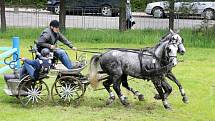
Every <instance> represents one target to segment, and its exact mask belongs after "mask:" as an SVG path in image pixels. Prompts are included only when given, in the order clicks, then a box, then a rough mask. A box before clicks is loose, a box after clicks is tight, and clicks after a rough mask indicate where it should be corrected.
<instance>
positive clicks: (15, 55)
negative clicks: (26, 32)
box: [12, 37, 20, 69]
mask: <svg viewBox="0 0 215 121" xmlns="http://www.w3.org/2000/svg"><path fill="white" fill-rule="evenodd" d="M12 40H13V48H16V49H17V51H16V52H15V53H14V54H13V60H17V58H20V47H19V37H13V38H12ZM17 55H18V57H17ZM15 68H16V69H18V68H20V60H17V63H16V65H15Z"/></svg>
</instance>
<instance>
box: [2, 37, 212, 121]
mask: <svg viewBox="0 0 215 121" xmlns="http://www.w3.org/2000/svg"><path fill="white" fill-rule="evenodd" d="M6 40H8V38H5V39H0V45H1V46H2V45H5V46H9V45H10V41H6ZM29 41H31V39H26V40H23V41H22V42H21V52H22V55H21V56H22V57H29V58H30V54H29V53H28V52H27V50H28V48H27V46H29V45H30V43H31V42H29ZM185 41H186V40H185ZM152 43H153V42H152ZM152 43H148V44H147V45H149V46H150V45H152ZM75 46H77V47H78V48H85V47H91V48H97V47H100V48H102V47H125V48H142V47H144V46H146V44H139V43H138V44H135V43H134V44H126V43H125V44H119V43H111V44H110V43H109V44H108V43H96V42H95V43H84V42H76V43H75ZM186 49H187V52H186V54H185V55H184V56H180V57H179V59H183V60H184V62H182V63H179V64H178V65H177V66H176V68H174V70H173V71H174V73H175V75H176V77H177V78H178V79H179V80H180V82H181V83H182V85H183V87H184V89H185V92H186V93H187V95H188V97H189V101H190V102H189V104H184V103H183V102H182V100H181V99H182V97H181V96H180V93H179V90H178V88H177V86H176V85H175V84H174V83H172V82H170V81H169V82H170V84H171V85H172V86H173V92H172V94H171V95H170V96H169V103H170V104H171V106H172V108H173V110H172V111H167V110H165V109H164V108H163V105H162V102H161V101H156V100H155V99H154V98H153V96H154V94H155V92H156V91H155V89H154V87H153V85H152V83H151V82H147V81H143V80H137V79H135V80H131V81H129V84H130V85H131V86H132V87H134V88H135V89H137V90H139V91H140V92H142V93H143V94H144V95H145V100H144V101H141V102H140V101H138V99H135V98H134V96H133V95H132V94H131V93H129V92H128V91H126V90H125V89H123V93H124V94H125V95H126V96H128V100H129V102H130V104H131V106H130V107H127V108H126V107H124V106H122V105H121V103H120V102H119V99H117V100H116V101H115V102H114V103H113V104H112V105H111V106H106V105H105V101H106V99H107V98H108V93H107V92H106V91H105V90H99V91H93V89H92V88H91V87H90V86H89V87H88V88H87V91H86V93H85V96H84V98H83V99H82V100H81V103H80V106H78V107H76V106H74V105H71V106H68V107H63V106H53V104H52V102H51V101H47V103H46V104H45V105H41V106H36V107H30V108H23V107H22V106H21V104H20V103H19V102H18V101H17V100H16V98H15V97H9V96H7V95H5V93H4V92H3V88H4V85H5V82H4V80H3V76H0V90H1V91H0V120H1V121H113V120H115V121H215V56H214V55H215V49H212V48H211V49H208V48H193V47H187V48H186ZM68 52H69V54H70V55H71V56H72V59H73V60H74V58H75V53H74V52H73V51H70V50H68ZM90 56H91V54H88V57H89V58H90ZM89 58H88V59H89ZM87 71H88V70H87V69H86V70H84V72H83V73H84V74H87ZM46 82H47V83H49V84H50V88H51V84H52V83H53V82H54V78H50V79H48V80H46ZM100 88H102V86H100Z"/></svg>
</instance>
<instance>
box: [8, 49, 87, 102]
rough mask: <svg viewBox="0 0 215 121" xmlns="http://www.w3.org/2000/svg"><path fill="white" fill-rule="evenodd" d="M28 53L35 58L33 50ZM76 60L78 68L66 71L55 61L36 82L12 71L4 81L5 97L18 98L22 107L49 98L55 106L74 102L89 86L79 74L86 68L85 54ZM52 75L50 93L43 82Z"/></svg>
mask: <svg viewBox="0 0 215 121" xmlns="http://www.w3.org/2000/svg"><path fill="white" fill-rule="evenodd" d="M30 52H31V53H32V58H35V57H36V54H38V53H37V52H36V51H35V49H34V48H31V50H30ZM76 54H77V53H76ZM76 57H77V55H76ZM52 59H54V58H52ZM76 60H77V61H76V63H79V67H77V68H74V69H71V70H68V69H66V68H65V67H64V66H63V65H62V64H61V63H58V61H56V60H55V61H54V63H53V69H51V70H50V73H49V74H39V75H40V76H39V78H38V80H36V81H35V80H33V79H32V78H31V77H30V76H29V75H24V76H23V77H22V78H20V77H19V73H18V71H17V70H15V69H14V73H13V74H8V75H7V78H8V79H5V81H6V87H5V89H4V91H5V93H6V94H7V95H9V96H14V97H16V98H18V99H19V100H20V102H21V103H22V105H23V106H27V105H30V104H31V105H33V104H42V103H44V102H47V101H48V100H49V99H50V97H51V99H52V100H53V102H55V103H56V104H59V103H70V102H71V101H76V100H78V99H80V98H81V97H82V96H83V95H84V93H85V91H86V87H87V85H88V84H89V82H88V80H87V77H86V76H84V75H83V74H82V73H81V71H82V70H83V69H84V68H86V66H87V61H86V56H85V54H84V53H82V54H80V55H79V57H77V58H76ZM5 61H6V60H5ZM10 67H12V66H10ZM12 68H13V67H12ZM53 75H55V77H56V78H55V81H54V82H53V84H52V87H51V91H50V89H49V85H48V84H47V82H46V81H44V80H45V79H48V78H50V77H54V76H53Z"/></svg>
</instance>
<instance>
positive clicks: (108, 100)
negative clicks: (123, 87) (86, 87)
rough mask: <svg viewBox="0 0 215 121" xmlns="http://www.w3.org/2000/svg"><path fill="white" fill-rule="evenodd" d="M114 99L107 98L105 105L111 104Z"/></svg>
mask: <svg viewBox="0 0 215 121" xmlns="http://www.w3.org/2000/svg"><path fill="white" fill-rule="evenodd" d="M114 100H115V98H108V99H107V101H106V105H110V104H112V103H113V101H114Z"/></svg>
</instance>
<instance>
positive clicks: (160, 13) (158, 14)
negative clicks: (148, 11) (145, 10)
mask: <svg viewBox="0 0 215 121" xmlns="http://www.w3.org/2000/svg"><path fill="white" fill-rule="evenodd" d="M153 16H154V17H155V18H161V17H162V16H163V11H162V10H161V9H156V10H154V12H153Z"/></svg>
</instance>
